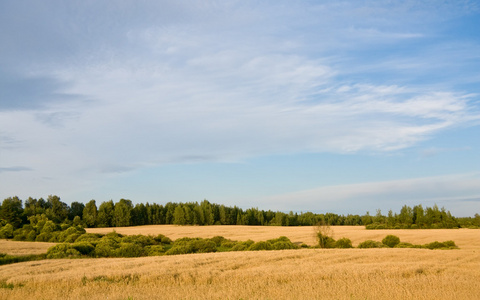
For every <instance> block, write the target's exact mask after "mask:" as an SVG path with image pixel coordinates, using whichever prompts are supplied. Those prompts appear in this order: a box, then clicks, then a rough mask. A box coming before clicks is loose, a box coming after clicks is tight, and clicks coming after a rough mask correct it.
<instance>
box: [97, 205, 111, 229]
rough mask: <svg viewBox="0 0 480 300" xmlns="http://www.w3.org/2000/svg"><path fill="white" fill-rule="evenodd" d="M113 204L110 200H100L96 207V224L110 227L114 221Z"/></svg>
mask: <svg viewBox="0 0 480 300" xmlns="http://www.w3.org/2000/svg"><path fill="white" fill-rule="evenodd" d="M114 214H115V204H114V203H113V201H112V200H110V201H107V202H102V204H100V207H99V208H98V215H97V223H98V224H97V226H98V227H112V226H113V225H114V221H115V216H114Z"/></svg>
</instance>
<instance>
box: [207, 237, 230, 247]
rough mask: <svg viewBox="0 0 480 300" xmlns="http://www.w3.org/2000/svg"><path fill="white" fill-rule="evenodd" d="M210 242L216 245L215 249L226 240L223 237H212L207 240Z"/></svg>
mask: <svg viewBox="0 0 480 300" xmlns="http://www.w3.org/2000/svg"><path fill="white" fill-rule="evenodd" d="M209 240H211V241H212V242H214V243H215V245H217V247H220V246H221V245H222V243H223V242H224V241H225V240H226V239H225V238H224V237H223V236H218V235H217V236H214V237H213V238H211V239H209Z"/></svg>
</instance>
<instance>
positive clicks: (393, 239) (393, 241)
mask: <svg viewBox="0 0 480 300" xmlns="http://www.w3.org/2000/svg"><path fill="white" fill-rule="evenodd" d="M382 243H383V244H384V245H386V246H388V247H390V248H393V247H395V246H396V245H398V244H399V243H400V238H399V237H398V236H396V235H391V234H390V235H387V236H386V237H385V238H384V239H383V240H382Z"/></svg>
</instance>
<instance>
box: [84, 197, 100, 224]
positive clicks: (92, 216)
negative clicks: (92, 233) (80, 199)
mask: <svg viewBox="0 0 480 300" xmlns="http://www.w3.org/2000/svg"><path fill="white" fill-rule="evenodd" d="M97 213H98V211H97V204H96V202H95V200H90V201H89V202H88V203H87V204H86V205H85V208H84V209H83V221H85V224H86V225H87V227H95V225H97Z"/></svg>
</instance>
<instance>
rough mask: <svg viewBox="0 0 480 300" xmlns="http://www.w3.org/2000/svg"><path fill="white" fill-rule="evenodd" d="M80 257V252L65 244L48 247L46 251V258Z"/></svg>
mask: <svg viewBox="0 0 480 300" xmlns="http://www.w3.org/2000/svg"><path fill="white" fill-rule="evenodd" d="M80 256H81V254H80V252H78V251H77V250H75V249H74V248H73V247H72V245H70V244H66V243H62V244H58V245H55V246H53V247H50V248H48V251H47V258H73V257H80Z"/></svg>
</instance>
